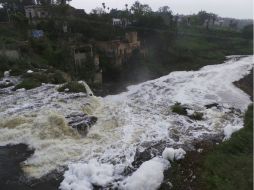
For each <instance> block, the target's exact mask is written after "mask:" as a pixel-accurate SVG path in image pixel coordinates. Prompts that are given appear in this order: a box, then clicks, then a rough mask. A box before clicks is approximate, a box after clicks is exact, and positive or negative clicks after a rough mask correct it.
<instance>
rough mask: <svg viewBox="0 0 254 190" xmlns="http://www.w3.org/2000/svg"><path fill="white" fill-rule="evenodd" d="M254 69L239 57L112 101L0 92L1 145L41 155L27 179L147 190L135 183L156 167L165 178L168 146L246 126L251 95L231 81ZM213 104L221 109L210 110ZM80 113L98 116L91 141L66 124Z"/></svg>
mask: <svg viewBox="0 0 254 190" xmlns="http://www.w3.org/2000/svg"><path fill="white" fill-rule="evenodd" d="M252 67H253V57H252V56H248V57H243V58H237V57H234V56H232V57H230V58H229V59H228V61H226V62H225V63H223V64H220V65H212V66H206V67H203V68H202V69H200V70H199V71H190V72H184V71H183V72H173V73H171V74H169V75H167V76H164V77H161V78H159V79H156V80H152V81H147V82H144V83H141V84H139V85H135V86H130V87H128V91H127V92H124V93H121V94H118V95H113V96H107V97H105V98H100V97H95V96H87V95H86V94H82V93H80V94H64V93H59V92H57V90H56V89H57V86H55V85H49V84H45V85H42V86H41V87H39V88H36V89H33V90H29V91H22V90H21V91H17V92H12V91H11V90H8V89H7V90H6V89H5V90H2V91H1V92H0V118H1V120H0V146H5V145H10V144H12V145H13V144H21V143H22V144H27V145H28V146H29V147H30V148H31V149H33V150H34V153H33V154H32V155H31V156H30V157H29V158H28V159H27V160H25V161H24V162H22V170H23V171H24V173H25V174H26V176H27V177H28V178H33V179H34V178H41V177H42V176H45V175H47V174H49V173H50V172H52V171H59V172H61V171H65V175H64V177H65V179H64V180H63V182H62V183H61V186H60V188H61V189H62V190H69V189H72V190H87V189H92V188H93V187H94V186H100V187H104V188H105V189H106V188H110V187H111V188H112V187H115V188H117V189H133V188H137V187H139V189H147V188H146V187H145V186H142V185H144V184H138V183H136V182H135V180H134V178H137V179H139V181H142V180H141V179H140V176H142V175H143V174H142V171H143V172H145V173H146V174H147V173H148V174H149V168H150V170H152V172H154V173H156V170H158V173H156V174H158V175H157V176H159V177H160V178H161V176H160V175H159V174H161V172H163V170H164V169H165V168H166V167H169V165H170V164H169V163H167V162H166V160H165V159H164V160H163V159H162V158H161V155H162V151H163V149H164V148H165V147H174V148H179V147H183V148H184V147H186V146H189V147H190V145H191V143H192V142H193V141H194V140H202V139H205V138H206V137H208V136H211V135H215V134H223V132H224V133H225V135H226V138H228V137H229V136H230V134H231V132H233V131H235V130H238V129H240V128H241V127H242V126H243V113H244V111H245V109H246V108H247V106H248V104H249V103H250V98H249V96H248V95H246V94H245V93H244V92H242V91H241V90H240V89H238V88H236V87H235V86H234V85H233V84H232V83H233V82H234V81H238V80H239V79H241V78H243V77H244V76H245V75H247V74H248V73H249V72H250V70H251V69H252ZM176 102H179V103H181V104H182V105H184V106H185V107H186V108H187V111H188V114H190V115H191V114H192V113H194V112H201V113H203V115H204V116H203V120H200V121H196V120H193V119H191V118H190V117H187V116H182V115H178V114H176V113H172V111H171V106H172V105H174V104H175V103H176ZM214 103H216V104H218V106H213V107H209V108H208V107H207V105H209V104H214ZM77 113H85V114H87V115H92V116H95V117H97V118H98V121H97V123H96V124H95V125H94V126H92V127H91V128H90V129H89V132H88V134H87V135H86V136H83V135H80V134H79V133H78V131H76V130H74V129H72V128H71V127H70V126H69V125H68V122H67V120H66V118H67V117H68V115H70V114H77ZM225 129H226V130H225ZM158 142H163V148H162V149H161V150H156V151H151V157H155V158H154V159H152V160H150V161H148V162H147V163H144V164H142V165H141V166H140V168H139V169H138V170H137V171H136V172H134V173H133V174H132V175H131V172H129V173H128V172H127V174H129V175H131V176H129V177H127V176H125V175H126V169H127V168H130V170H131V171H135V170H136V168H135V167H134V166H133V161H134V160H135V156H136V155H137V153H142V152H144V151H145V150H147V149H148V148H149V147H151V146H152V145H154V144H156V143H158ZM166 165H167V166H166ZM150 172H151V171H150ZM145 177H148V178H151V176H145V175H144V176H143V177H142V178H145ZM160 178H156V179H155V180H154V181H153V182H151V184H150V187H151V188H150V189H151V190H152V189H155V188H156V187H158V185H159V184H158V181H161V179H160ZM162 178H163V174H162ZM156 185H157V186H156Z"/></svg>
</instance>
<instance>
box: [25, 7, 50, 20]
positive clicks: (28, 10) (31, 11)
mask: <svg viewBox="0 0 254 190" xmlns="http://www.w3.org/2000/svg"><path fill="white" fill-rule="evenodd" d="M25 15H26V18H28V20H29V22H34V21H35V20H36V19H44V18H47V17H48V16H49V13H48V12H47V10H46V9H45V8H44V7H43V6H40V5H28V6H25Z"/></svg>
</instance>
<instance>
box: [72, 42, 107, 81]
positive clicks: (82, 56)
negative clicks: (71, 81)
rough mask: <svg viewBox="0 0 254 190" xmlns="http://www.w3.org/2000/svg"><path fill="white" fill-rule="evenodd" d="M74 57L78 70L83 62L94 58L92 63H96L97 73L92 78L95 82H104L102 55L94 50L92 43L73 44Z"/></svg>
mask: <svg viewBox="0 0 254 190" xmlns="http://www.w3.org/2000/svg"><path fill="white" fill-rule="evenodd" d="M72 51H73V58H74V64H75V69H76V72H78V69H79V68H80V67H81V65H82V64H85V63H86V62H87V60H88V58H91V59H92V63H91V64H94V65H95V75H94V78H93V79H91V81H93V83H95V84H101V83H102V69H101V68H100V57H99V55H98V54H95V53H94V52H93V45H91V44H83V45H79V46H72Z"/></svg>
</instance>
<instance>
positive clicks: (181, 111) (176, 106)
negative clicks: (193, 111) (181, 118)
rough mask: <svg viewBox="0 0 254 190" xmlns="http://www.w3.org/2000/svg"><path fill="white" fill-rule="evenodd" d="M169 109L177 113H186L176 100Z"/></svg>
mask: <svg viewBox="0 0 254 190" xmlns="http://www.w3.org/2000/svg"><path fill="white" fill-rule="evenodd" d="M171 110H172V112H174V113H177V114H179V115H187V111H186V109H185V108H184V107H183V106H182V105H181V103H178V102H177V103H175V105H173V106H172V107H171Z"/></svg>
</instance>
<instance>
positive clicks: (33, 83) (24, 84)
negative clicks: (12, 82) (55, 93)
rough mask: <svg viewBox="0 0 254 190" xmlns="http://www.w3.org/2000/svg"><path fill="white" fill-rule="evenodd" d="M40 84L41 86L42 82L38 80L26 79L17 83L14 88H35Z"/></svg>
mask: <svg viewBox="0 0 254 190" xmlns="http://www.w3.org/2000/svg"><path fill="white" fill-rule="evenodd" d="M39 86H41V83H40V82H38V81H36V80H29V79H25V80H23V81H22V82H21V83H19V84H18V85H16V86H15V87H14V89H13V90H18V89H21V88H24V89H26V90H30V89H33V88H37V87H39Z"/></svg>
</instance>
